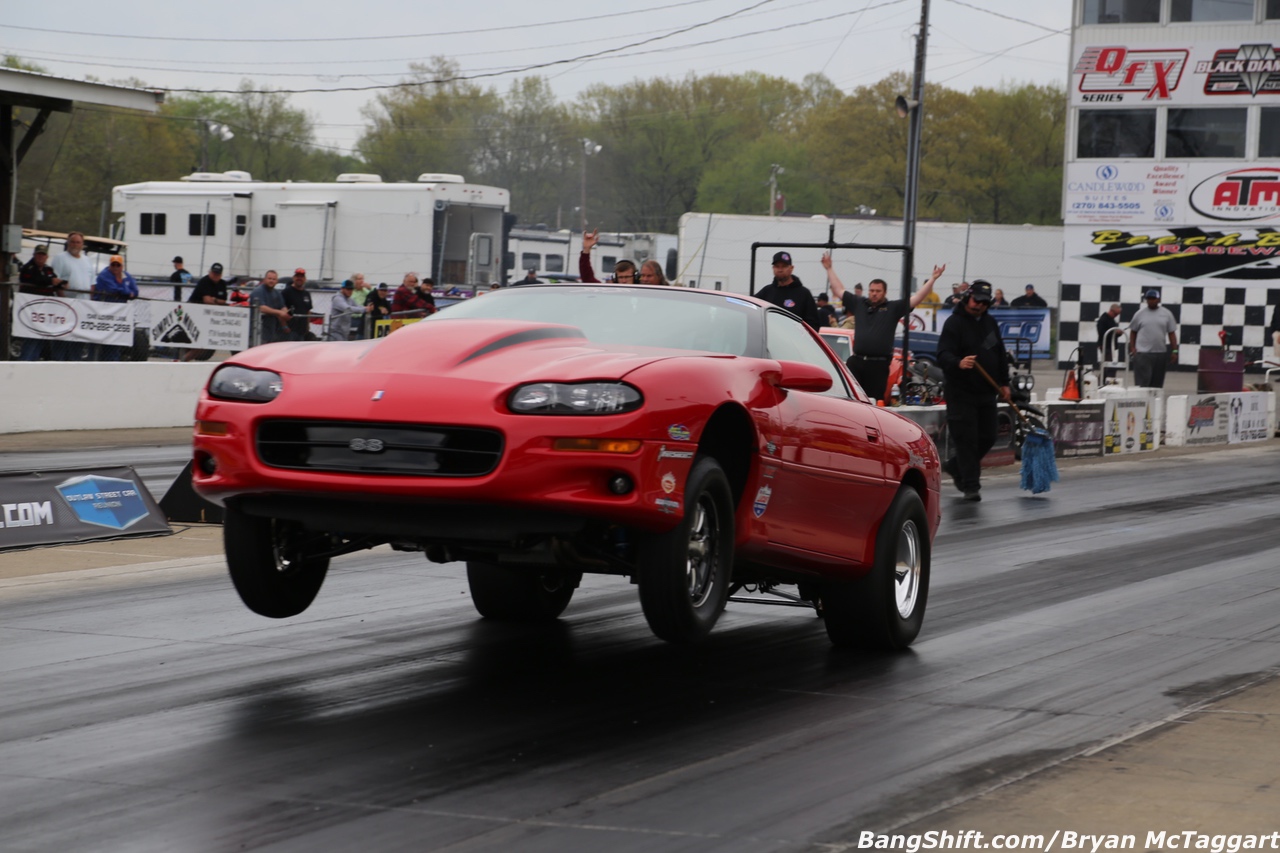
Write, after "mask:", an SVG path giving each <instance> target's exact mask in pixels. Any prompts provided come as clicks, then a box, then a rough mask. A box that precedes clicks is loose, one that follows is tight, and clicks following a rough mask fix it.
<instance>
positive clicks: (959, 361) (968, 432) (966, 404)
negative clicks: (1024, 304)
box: [938, 280, 1009, 501]
mask: <svg viewBox="0 0 1280 853" xmlns="http://www.w3.org/2000/svg"><path fill="white" fill-rule="evenodd" d="M992 298H993V296H992V293H991V284H990V283H988V282H985V281H982V280H978V281H975V282H974V283H973V284H972V285H970V287H969V291H968V293H967V295H966V296H965V298H964V301H962V302H961V303H960V304H959V305H958V306H957V307H956V310H955V311H953V312H952V313H951V316H950V317H948V318H947V321H946V322H945V323H943V325H942V333H941V334H939V335H938V365H939V366H940V367H941V368H942V372H943V374H944V375H945V376H946V380H947V386H946V387H947V433H948V434H949V436H950V441H951V447H952V450H953V451H954V455H953V456H952V457H951V458H950V459H948V460H947V461H946V462H944V463H942V470H943V471H945V472H947V473H948V474H950V475H951V480H952V482H954V483H955V485H956V488H958V489H959V490H960V491H962V492H964V499H965V500H966V501H980V500H982V494H981V491H980V490H981V488H982V485H981V483H980V481H979V478H980V476H981V474H982V457H984V456H986V455H987V451H988V450H990V449H991V447H992V445H994V444H995V443H996V406H997V403H998V401H999V400H1006V401H1007V400H1008V399H1009V356H1008V353H1007V352H1006V351H1005V348H1004V340H1003V339H1002V338H1001V337H1000V325H999V324H998V323H996V321H995V320H994V319H992V318H991V316H990V315H989V314H988V313H987V309H988V308H989V307H990V305H991V300H992ZM978 366H981V367H982V369H983V370H985V371H986V372H987V375H988V376H990V377H991V378H992V379H993V380H994V381H995V383H996V384H997V385H998V386H999V391H997V390H996V389H995V388H993V387H992V386H991V383H990V382H988V381H987V379H986V377H984V376H983V375H982V373H981V372H980V371H979V370H978Z"/></svg>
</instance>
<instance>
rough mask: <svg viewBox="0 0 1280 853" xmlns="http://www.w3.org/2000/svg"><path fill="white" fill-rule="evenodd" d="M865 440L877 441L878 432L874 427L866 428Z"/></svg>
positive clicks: (878, 438) (878, 437)
mask: <svg viewBox="0 0 1280 853" xmlns="http://www.w3.org/2000/svg"><path fill="white" fill-rule="evenodd" d="M867 439H868V440H869V441H879V440H880V430H878V429H876V428H875V427H867Z"/></svg>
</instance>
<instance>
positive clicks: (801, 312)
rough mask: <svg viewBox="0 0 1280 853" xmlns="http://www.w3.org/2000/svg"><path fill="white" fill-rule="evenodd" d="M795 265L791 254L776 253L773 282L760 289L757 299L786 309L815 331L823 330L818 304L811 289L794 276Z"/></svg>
mask: <svg viewBox="0 0 1280 853" xmlns="http://www.w3.org/2000/svg"><path fill="white" fill-rule="evenodd" d="M793 270H795V265H794V264H792V263H791V253H790V252H775V253H774V255H773V281H771V282H769V283H768V284H766V285H765V286H764V287H762V288H760V291H759V292H758V293H756V298H757V299H763V300H764V301H765V302H771V303H773V304H774V305H777V306H778V307H779V308H785V309H787V310H788V311H790V312H791V313H792V314H795V315H796V316H797V317H799V318H800V319H801V320H804V321H805V322H806V323H808V324H809V325H810V326H811V327H812V328H813V329H814V331H817V330H818V329H820V328H821V322H820V319H819V317H818V303H817V302H815V301H814V299H813V294H812V293H810V292H809V288H807V287H805V286H804V284H803V283H801V281H800V279H799V278H797V277H796V276H795V275H793Z"/></svg>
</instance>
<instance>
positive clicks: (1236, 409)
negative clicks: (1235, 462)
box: [1227, 391, 1270, 444]
mask: <svg viewBox="0 0 1280 853" xmlns="http://www.w3.org/2000/svg"><path fill="white" fill-rule="evenodd" d="M1267 396H1268V395H1267V394H1266V393H1264V392H1261V391H1249V392H1245V393H1242V394H1232V395H1231V402H1229V403H1228V404H1227V443H1228V444H1243V443H1244V442H1246V441H1266V440H1267V439H1268V438H1269V437H1270V435H1269V434H1268V430H1267Z"/></svg>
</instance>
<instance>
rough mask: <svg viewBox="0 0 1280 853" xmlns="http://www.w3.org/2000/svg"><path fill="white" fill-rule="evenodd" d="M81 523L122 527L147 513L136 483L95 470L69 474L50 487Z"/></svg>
mask: <svg viewBox="0 0 1280 853" xmlns="http://www.w3.org/2000/svg"><path fill="white" fill-rule="evenodd" d="M54 488H55V489H56V490H57V492H58V494H59V495H61V496H62V499H63V500H64V501H66V503H67V506H69V507H70V508H71V511H72V512H74V513H75V514H76V517H77V518H79V519H80V520H81V521H83V522H84V523H85V524H92V525H95V526H97V527H110V528H113V529H115V530H125V529H126V528H128V527H130V526H132V525H134V524H136V523H137V522H139V521H141V520H142V519H144V518H146V517H147V516H148V514H149V510H148V507H147V504H146V503H145V502H144V501H143V499H142V495H141V494H140V490H139V487H138V484H137V483H135V482H133V481H132V480H123V479H120V478H118V477H102V476H98V475H96V474H94V475H89V476H87V477H73V478H72V479H70V480H65V481H63V482H61V483H59V484H58V485H57V486H55V487H54Z"/></svg>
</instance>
